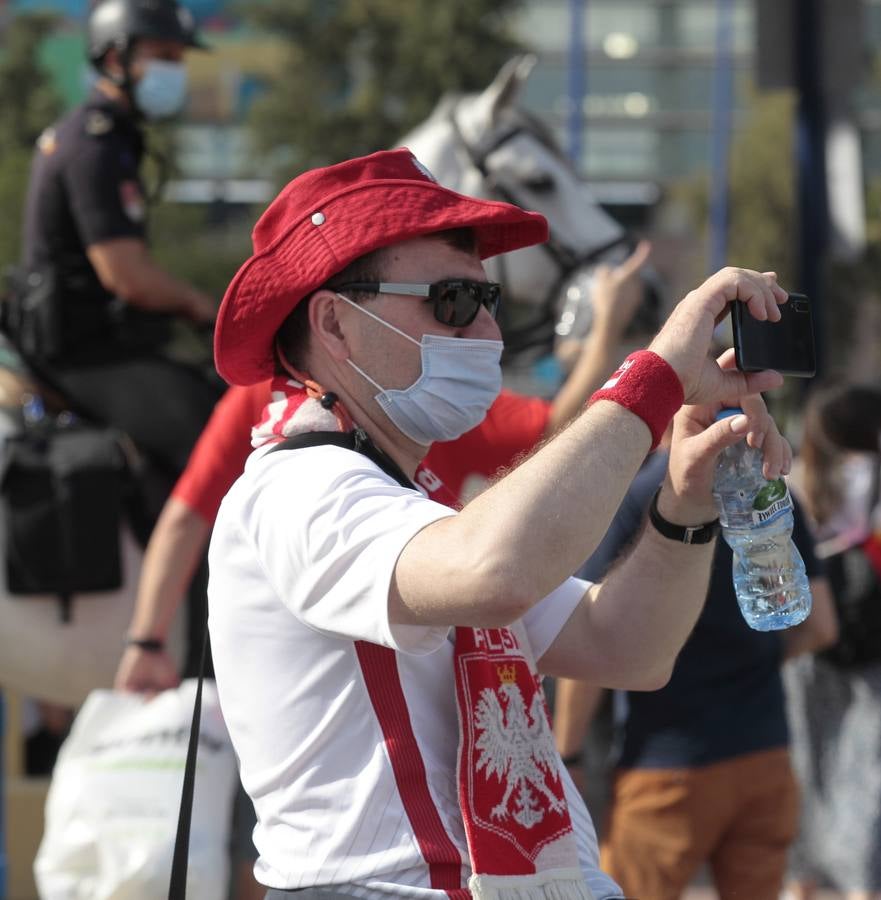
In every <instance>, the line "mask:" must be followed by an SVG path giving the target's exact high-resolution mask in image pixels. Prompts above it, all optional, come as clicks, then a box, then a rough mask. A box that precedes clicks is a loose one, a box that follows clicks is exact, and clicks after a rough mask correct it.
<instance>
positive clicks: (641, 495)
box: [579, 452, 822, 768]
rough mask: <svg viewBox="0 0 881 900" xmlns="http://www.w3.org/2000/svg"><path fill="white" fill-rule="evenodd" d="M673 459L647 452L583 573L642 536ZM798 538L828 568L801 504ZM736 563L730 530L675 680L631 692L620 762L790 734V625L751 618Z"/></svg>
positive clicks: (667, 760) (714, 751)
mask: <svg viewBox="0 0 881 900" xmlns="http://www.w3.org/2000/svg"><path fill="white" fill-rule="evenodd" d="M666 467H667V456H666V454H665V453H661V452H658V453H655V454H654V455H653V456H652V457H650V458H649V460H647V462H646V463H645V465H644V466H643V467H642V469H641V470H640V472H639V473H638V474H637V476H636V478H635V479H634V481H633V484H632V485H631V487H630V489H629V491H628V492H627V495H626V496H625V498H624V500H623V501H622V504H621V507H620V509H619V510H618V512H617V513H616V515H615V518H614V519H613V520H612V524H611V526H610V527H609V531H608V532H607V534H606V536H605V537H604V538H603V541H602V542H601V543H600V546H599V547H598V548H597V550H596V552H595V553H594V554H593V556H591V558H590V559H589V560H588V561H587V562H586V563H585V565H584V567H583V568H582V570H581V572H580V573H579V574H580V575H581V576H582V577H584V578H588V579H590V580H592V581H599V580H601V579H602V576H603V575H604V574H605V572H606V571H607V570H608V568H609V566H610V565H611V564H612V563H613V562H614V561H615V559H617V558H618V557H619V556H620V555H621V553H622V551H623V550H624V549H625V548H626V547H627V546H628V545H629V544H630V543H631V542H632V540H633V538H634V537H635V535H636V533H637V531H638V530H639V528H640V525H641V524H642V522H643V520H644V518H645V514H646V510H647V509H648V506H649V503H650V502H651V498H652V496H653V495H654V493H655V491H656V490H657V489H658V486H659V485H660V484H661V482H662V481H663V479H664V474H665V472H666ZM648 527H651V526H648ZM793 539H794V541H795V544H796V546H797V547H798V549H799V551H800V552H801V555H802V557H803V558H804V561H805V568H806V570H807V573H808V576H809V577H814V576H816V575H819V574H822V571H821V568H820V564H819V563H818V561H817V559H816V557H815V555H814V550H813V541H812V540H811V537H810V535H809V533H808V531H807V528H806V526H805V522H804V519H803V518H802V515H801V512H800V511H799V509H798V506H797V505H796V506H795V527H794V530H793ZM731 564H732V554H731V549H730V548H729V547H728V545H727V544H726V543H725V541H724V540H723V539H722V538H721V537H720V538H719V539H718V540H717V541H716V554H715V557H714V559H713V568H712V573H711V577H710V586H709V589H708V591H707V600H706V603H705V604H704V608H703V610H702V612H701V614H700V616H699V618H698V620H697V623H696V624H695V627H694V631H693V632H692V634H691V636H690V637H689V638H688V640H687V641H686V642H685V646H684V647H683V648H682V651H681V652H680V654H679V656H678V658H677V660H676V664H675V666H674V669H673V675H672V677H671V678H670V681H669V683H668V684H667V685H666V686H665V687H663V688H661V689H660V690H658V691H628V692H627V716H626V720H625V723H624V735H623V737H624V740H623V746H622V750H621V757H620V760H619V765H620V766H622V767H628V768H680V767H690V766H699V765H706V764H708V763H712V762H717V761H719V760H723V759H728V758H730V757H732V756H739V755H741V754H744V753H751V752H754V751H758V750H768V749H771V748H774V747H783V746H786V745H787V744H788V742H789V735H788V730H787V726H786V712H785V707H784V697H783V685H782V682H781V678H780V664H781V662H782V658H783V645H782V640H781V635H780V632H773V631H772V632H761V631H755V630H753V629H752V628H750V627H749V626H748V625H747V624H746V622H745V621H744V619H743V616H742V615H741V612H740V608H739V606H738V605H737V598H736V597H735V594H734V586H733V583H732V574H731Z"/></svg>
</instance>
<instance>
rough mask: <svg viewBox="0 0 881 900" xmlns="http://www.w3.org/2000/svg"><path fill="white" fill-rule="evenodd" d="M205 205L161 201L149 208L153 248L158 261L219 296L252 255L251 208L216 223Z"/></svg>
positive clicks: (167, 268) (164, 266)
mask: <svg viewBox="0 0 881 900" xmlns="http://www.w3.org/2000/svg"><path fill="white" fill-rule="evenodd" d="M211 217H212V210H211V208H210V207H205V206H192V205H187V204H182V203H159V204H157V205H156V206H155V207H154V208H153V209H151V211H150V249H151V252H152V254H153V256H154V258H155V259H156V261H157V263H158V264H159V265H161V266H162V267H163V268H164V269H166V270H167V271H169V272H172V273H174V274H175V275H176V276H178V277H180V278H184V279H186V280H187V281H189V282H191V283H192V284H193V285H194V286H196V287H198V288H199V290H202V291H205V293H207V294H210V295H211V296H212V297H216V298H217V301H218V303H219V302H220V298H221V297H222V296H223V293H224V291H225V290H226V287H227V285H228V284H229V283H230V281H231V280H232V277H233V275H235V273H236V271H237V270H238V268H239V266H240V265H241V264H242V263H243V262H244V261H245V260H246V259H247V258H248V257H249V256H250V255H251V241H250V226H251V224H252V221H253V218H254V215H253V213H251V212H250V211H246V212H245V213H242V214H241V218H239V219H237V220H234V221H230V222H227V223H225V224H222V225H221V224H216V223H213V222H212V221H211Z"/></svg>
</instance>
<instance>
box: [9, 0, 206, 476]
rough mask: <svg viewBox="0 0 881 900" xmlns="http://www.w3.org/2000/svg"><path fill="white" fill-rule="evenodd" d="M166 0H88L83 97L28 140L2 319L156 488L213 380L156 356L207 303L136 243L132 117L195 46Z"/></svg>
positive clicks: (162, 103) (177, 457) (180, 69)
mask: <svg viewBox="0 0 881 900" xmlns="http://www.w3.org/2000/svg"><path fill="white" fill-rule="evenodd" d="M200 46H202V45H201V42H200V40H199V37H198V35H197V33H196V29H195V25H194V22H193V18H192V16H191V14H190V13H189V11H188V10H186V9H185V8H184V7H182V6H180V5H178V4H177V3H176V2H174V0H99V2H97V3H95V4H93V5H92V7H91V10H90V13H89V17H88V55H89V60H90V62H91V64H92V66H93V67H94V68H95V70H96V72H97V79H96V81H95V86H94V89H93V91H92V93H91V95H90V96H89V97H88V99H87V100H86V101H85V102H83V103H82V104H81V105H80V106H78V107H76V108H75V109H74V110H72V111H71V112H70V113H68V114H67V115H66V116H65V117H64V118H62V119H61V120H60V121H59V122H57V123H56V124H54V125H52V126H51V127H49V128H47V129H46V130H45V131H44V132H43V134H42V135H41V137H40V138H39V140H38V142H37V147H36V151H35V157H34V162H33V167H32V171H31V178H30V185H29V189H28V196H27V202H26V208H25V225H24V259H23V266H22V270H21V273H20V278H19V289H18V290H17V291H15V290H14V291H13V292H12V297H13V299H12V301H11V302H10V304H9V308H8V314H7V316H6V326H5V327H6V329H7V331H8V332H9V333H10V335H11V336H12V338H13V339H14V340H15V342H16V343H17V345H18V346H19V348H20V349H21V350H22V352H23V354H24V355H25V357H26V359H27V360H28V361H29V362H30V363H31V364H32V365H33V366H34V367H35V368H36V370H37V372H38V374H42V375H43V376H44V378H46V379H47V380H49V381H50V382H51V383H52V384H53V386H55V387H56V388H60V389H61V390H62V392H63V393H65V394H66V395H67V397H68V399H69V400H70V401H71V402H72V404H73V406H74V407H75V408H76V409H78V410H80V411H82V412H84V413H85V414H87V415H88V416H90V417H93V418H95V419H96V420H98V421H102V422H105V423H110V424H113V425H116V426H117V427H118V428H120V429H122V430H123V431H125V432H126V433H127V434H128V435H129V436H130V437H131V438H132V439H133V440H134V442H135V444H136V445H138V446H139V447H140V448H141V450H142V451H144V453H145V454H146V456H147V457H148V459H150V460H151V461H152V463H153V464H154V467H155V468H156V469H158V471H159V472H160V473H161V480H162V481H163V482H164V483H166V484H167V485H168V486H169V487H170V485H171V483H172V482H173V479H174V478H175V477H176V475H177V474H178V473H179V472H180V471H181V470H182V469H183V467H184V465H185V463H186V460H187V457H188V455H189V452H190V449H191V447H192V445H193V444H194V443H195V440H196V438H197V437H198V435H199V433H200V431H201V429H202V426H203V424H204V422H205V421H206V420H207V418H208V416H209V415H210V413H211V410H212V408H213V405H214V403H215V401H216V400H217V398H218V396H219V393H220V388H219V386H218V385H216V384H212V383H210V382H209V381H208V380H207V378H206V377H205V376H203V375H202V374H201V373H199V372H197V371H196V370H194V369H190V368H188V367H186V366H183V365H181V364H179V363H176V362H173V361H172V360H170V359H168V358H167V357H165V356H163V355H162V349H163V346H164V345H165V343H166V341H167V339H168V337H169V327H170V324H171V322H172V320H173V319H174V318H175V317H183V318H185V319H188V320H190V321H192V322H195V323H211V322H212V321H213V319H214V315H215V308H216V305H215V303H214V301H213V299H212V298H211V297H209V296H207V295H206V294H204V293H202V292H201V291H199V290H198V289H196V288H195V287H193V286H191V285H189V284H187V283H185V282H183V281H180V280H179V279H177V278H175V277H173V276H172V275H170V274H169V273H168V272H166V271H164V270H163V269H162V268H161V267H160V266H159V265H157V263H156V262H155V261H154V259H153V258H152V257H151V255H150V252H149V249H148V245H147V229H146V212H147V208H146V202H145V197H144V189H143V185H142V181H141V177H140V174H139V170H140V165H141V161H142V157H143V155H144V149H145V148H144V136H143V133H142V126H143V123H144V122H145V121H146V120H156V119H163V118H167V117H170V116H174V115H175V114H176V113H178V112H180V110H181V109H182V108H183V105H184V103H185V100H186V88H187V84H186V69H185V67H184V62H183V59H184V54H185V52H186V51H187V50H188V49H189V48H194V47H200Z"/></svg>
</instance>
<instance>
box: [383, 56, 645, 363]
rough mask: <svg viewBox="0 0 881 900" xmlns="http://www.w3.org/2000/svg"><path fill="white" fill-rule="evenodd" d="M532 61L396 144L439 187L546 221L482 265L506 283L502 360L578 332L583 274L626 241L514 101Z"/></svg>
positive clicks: (586, 313)
mask: <svg viewBox="0 0 881 900" xmlns="http://www.w3.org/2000/svg"><path fill="white" fill-rule="evenodd" d="M534 64H535V57H533V56H531V55H530V56H519V57H515V58H514V59H512V60H510V61H509V62H508V63H506V64H505V66H503V67H502V69H501V70H500V72H499V73H498V75H497V76H496V78H495V79H494V80H493V82H492V84H490V85H489V87H487V88H486V89H485V90H484V91H482V92H481V93H479V94H469V95H464V96H462V95H460V96H447V97H445V98H443V99H442V100H441V102H440V103H439V104H438V105H437V107H436V108H435V110H434V112H433V113H432V114H431V116H430V117H429V118H428V119H427V120H426V121H425V122H423V123H422V124H421V125H419V126H418V127H417V128H416V129H415V130H413V131H411V132H410V133H409V134H407V135H405V136H404V137H403V138H402V139H401V141H400V145H401V146H405V147H409V148H410V149H411V150H412V151H413V153H414V154H415V155H416V157H417V158H418V159H419V160H420V161H421V162H423V163H424V164H425V165H426V167H427V168H428V169H429V170H430V171H431V172H432V174H433V175H434V176H435V177H436V178H437V180H438V181H439V182H440V183H441V184H443V185H445V186H446V187H449V188H452V189H453V190H456V191H459V192H460V193H463V194H469V195H471V196H475V197H482V198H487V199H495V200H506V201H508V202H511V203H515V204H516V205H517V206H521V207H524V208H526V209H531V210H536V211H538V212H541V213H543V214H544V216H545V217H546V218H547V220H548V223H549V225H550V233H551V237H550V240H549V241H548V242H547V243H546V244H543V245H541V246H539V247H528V248H526V249H523V250H518V251H516V252H514V253H508V254H505V255H503V256H499V257H496V258H495V259H491V260H489V261H488V262H487V270H488V273H489V276H490V278H492V279H493V280H495V281H499V282H501V283H502V284H503V285H504V288H505V302H504V303H503V304H502V307H501V309H500V313H499V321H500V325H501V327H502V331H503V333H504V335H505V344H506V351H507V353H506V359H507V360H508V361H509V362H510V361H511V359H512V357H515V358H516V357H517V356H518V355H519V354H521V353H524V351H526V352H527V354H528V353H529V351H532V353H531V355H532V356H533V358H534V357H536V356H540V355H541V354H542V353H545V354H547V353H549V352H550V350H551V349H552V347H553V344H554V341H555V340H556V339H559V338H565V337H573V338H583V337H584V336H585V335H586V334H587V331H588V330H589V327H590V319H591V315H590V271H591V269H592V268H593V267H595V266H596V265H597V264H598V263H600V262H604V263H609V264H614V263H617V262H620V261H621V260H622V259H623V258H624V257H625V256H626V255H627V252H628V245H629V243H630V237H629V235H628V234H627V233H626V232H625V230H624V228H623V227H622V226H621V225H620V224H619V223H618V222H616V221H615V220H614V219H613V218H612V217H611V216H610V215H609V214H608V213H607V212H605V210H603V209H602V208H601V207H600V206H599V204H598V203H597V201H596V200H595V199H594V197H593V195H592V193H591V191H590V189H589V187H588V186H587V184H586V183H585V182H584V180H583V179H582V178H581V177H580V176H579V175H578V173H577V172H576V171H575V169H574V167H573V166H572V165H571V163H570V162H569V160H568V159H567V158H566V157H565V155H564V154H563V152H562V151H561V150H560V148H559V147H558V145H557V143H556V141H555V140H554V137H553V135H552V134H551V132H550V130H549V129H548V127H547V126H546V125H545V124H544V123H543V122H541V121H540V120H539V119H538V118H536V117H535V116H533V115H531V114H530V113H529V112H527V111H526V110H524V109H523V108H522V107H521V106H519V105H518V99H519V97H520V94H521V93H522V90H523V86H524V84H525V83H526V80H527V78H528V77H529V74H530V72H531V70H532V68H533V66H534ZM652 302H655V303H656V302H657V295H655V296H654V299H653V300H648V301H647V303H648V304H650V303H652ZM655 314H656V311H655Z"/></svg>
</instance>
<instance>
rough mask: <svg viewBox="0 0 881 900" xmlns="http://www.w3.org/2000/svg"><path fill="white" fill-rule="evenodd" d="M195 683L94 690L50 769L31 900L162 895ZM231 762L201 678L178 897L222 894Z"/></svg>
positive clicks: (210, 691)
mask: <svg viewBox="0 0 881 900" xmlns="http://www.w3.org/2000/svg"><path fill="white" fill-rule="evenodd" d="M195 693H196V682H195V681H185V682H184V683H183V684H182V685H181V686H180V687H179V688H176V689H174V690H170V691H165V692H163V693H161V694H159V695H158V696H157V697H155V698H154V699H153V700H144V699H143V698H142V697H140V696H139V695H136V694H123V693H116V692H113V691H93V692H92V693H91V694H90V695H89V697H88V699H87V700H86V702H85V704H84V705H83V707H82V709H81V710H80V712H79V714H78V715H77V717H76V720H75V721H74V724H73V728H72V729H71V733H70V736H69V737H68V738H67V740H66V741H65V742H64V745H63V746H62V748H61V751H60V753H59V755H58V761H57V762H56V765H55V770H54V772H53V775H52V783H51V785H50V788H49V796H48V798H47V801H46V827H45V831H44V833H43V840H42V842H41V844H40V849H39V851H38V853H37V857H36V859H35V861H34V873H35V876H36V882H37V889H38V891H39V894H40V898H41V900H86V898H89V900H111V898H112V900H152V898H157V900H159V898H162V900H164V898H166V897H167V896H168V883H169V878H170V873H171V859H172V851H173V848H174V838H175V831H176V829H177V818H178V811H179V808H180V796H181V788H182V786H183V772H184V762H185V760H186V754H187V742H188V740H189V734H190V722H191V719H192V715H193V702H194V700H195ZM236 784H237V773H236V762H235V756H234V754H233V750H232V745H231V744H230V741H229V735H228V734H227V731H226V726H225V725H224V722H223V719H222V717H221V715H220V706H219V704H218V701H217V691H216V689H215V687H214V683H213V682H211V681H209V682H206V683H205V684H204V686H203V693H202V728H201V733H200V739H199V755H198V765H197V768H196V785H195V796H194V801H193V819H192V826H191V831H190V852H189V867H188V877H187V895H188V896H189V897H193V898H198V900H214V898H217V900H222V898H224V897H226V894H227V879H228V875H229V871H228V869H229V863H228V843H229V826H230V816H231V812H232V801H233V796H234V791H235V787H236Z"/></svg>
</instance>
